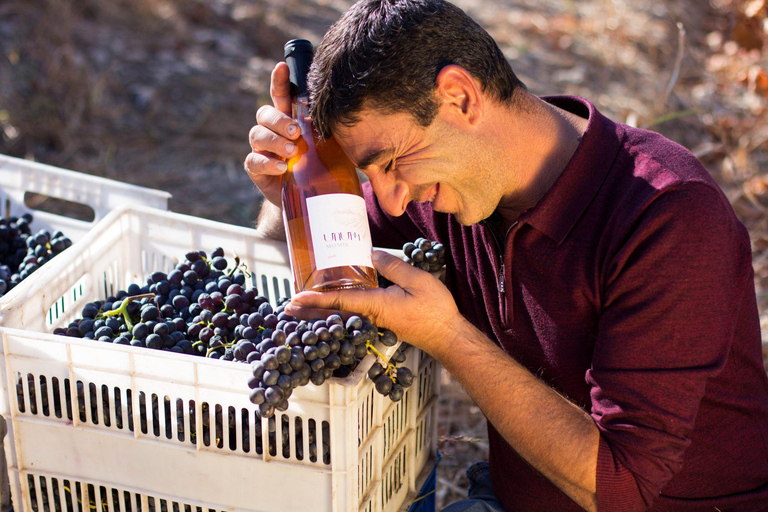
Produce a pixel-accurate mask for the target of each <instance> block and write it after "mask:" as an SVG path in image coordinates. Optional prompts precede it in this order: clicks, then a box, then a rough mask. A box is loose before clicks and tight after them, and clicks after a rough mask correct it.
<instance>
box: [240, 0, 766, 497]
mask: <svg viewBox="0 0 768 512" xmlns="http://www.w3.org/2000/svg"><path fill="white" fill-rule="evenodd" d="M287 81H288V74H287V70H286V67H285V65H284V64H283V63H281V64H278V66H276V68H275V70H274V72H273V75H272V89H271V94H272V98H273V102H274V107H270V106H265V107H262V108H261V109H259V112H258V114H257V121H258V123H259V124H258V125H257V126H255V127H254V128H253V129H252V130H251V133H250V142H251V146H252V149H253V152H252V153H251V154H250V155H248V157H247V158H246V162H245V166H246V171H247V172H248V173H249V175H250V176H251V178H252V179H253V181H254V183H256V185H258V186H259V188H260V189H261V190H262V192H263V193H264V195H265V197H266V201H265V205H264V207H263V209H262V213H261V215H260V219H259V229H260V230H261V232H262V233H264V234H266V235H268V236H272V237H277V236H280V230H281V221H280V213H279V212H280V210H279V204H280V195H279V186H280V175H281V174H282V173H283V172H284V171H285V169H286V167H285V163H284V162H283V159H285V158H288V157H290V156H291V155H292V154H293V153H295V151H296V147H295V145H293V144H292V142H291V140H292V139H294V138H295V137H296V136H297V133H296V127H295V124H294V123H293V122H292V121H291V119H290V118H289V117H288V116H287V115H286V114H288V113H289V112H290V98H289V97H288V94H289V93H288V85H287ZM309 88H310V102H311V113H312V118H313V120H314V122H315V124H316V125H317V127H318V129H319V131H320V132H321V133H322V134H323V135H324V136H328V135H333V136H335V137H336V139H337V140H338V142H339V143H340V145H341V146H342V148H343V149H344V151H345V152H346V154H347V155H348V156H349V157H350V159H351V160H352V161H353V162H354V163H355V164H356V165H357V167H358V168H359V169H361V170H362V171H363V172H364V173H365V174H366V175H367V176H368V178H369V180H370V184H369V185H366V187H365V191H366V203H367V207H368V213H369V219H370V222H371V230H372V234H373V241H374V245H380V246H389V247H398V246H401V245H402V244H403V243H404V242H406V241H411V240H414V239H415V238H416V237H419V236H425V237H427V238H429V239H431V240H439V241H440V242H442V243H443V244H444V245H446V246H447V247H448V257H447V259H448V262H449V263H448V268H447V274H446V280H445V282H446V285H445V286H444V285H443V284H442V283H440V282H439V281H438V280H437V279H434V278H433V277H432V276H431V275H429V274H427V273H425V272H422V271H420V270H417V269H415V268H413V267H410V266H409V265H407V264H405V263H403V262H401V261H399V260H397V259H396V258H394V257H391V256H389V255H388V254H385V253H382V252H374V264H375V266H376V268H377V270H378V271H379V272H380V273H381V274H382V275H383V276H385V277H386V278H387V279H389V280H390V281H392V282H394V283H395V286H392V287H389V288H386V289H378V290H367V291H360V290H357V291H339V292H325V293H313V292H305V293H301V294H298V295H296V296H295V297H294V298H293V299H292V302H291V305H290V306H289V308H287V310H288V311H289V312H290V313H292V314H295V315H297V316H302V317H313V316H316V315H317V314H318V312H319V311H320V310H343V311H353V312H357V313H362V314H366V315H368V316H370V317H371V319H372V320H373V321H374V322H375V323H377V324H378V325H381V326H384V327H387V328H389V329H392V330H393V331H395V332H396V333H398V334H399V335H400V337H401V338H402V339H404V340H406V341H408V342H410V343H412V344H413V345H415V346H417V347H419V348H421V349H423V350H425V351H426V352H428V353H429V354H431V355H432V356H433V357H435V358H436V359H437V360H438V361H439V362H440V363H441V364H442V365H443V366H444V367H445V368H446V369H447V370H448V371H449V372H450V373H451V374H452V375H453V376H454V377H455V378H456V379H457V380H458V382H459V383H460V384H461V385H462V386H463V387H464V388H465V389H466V390H467V392H468V393H469V394H470V395H471V396H472V398H473V399H474V400H475V402H476V403H477V404H478V406H479V407H480V408H481V409H482V411H483V413H484V414H485V415H486V417H487V418H488V431H489V441H490V450H489V452H490V455H489V464H490V480H491V481H492V486H488V485H484V484H485V483H486V482H487V474H486V473H485V471H484V468H483V467H482V466H479V467H478V466H473V468H471V469H472V471H470V472H469V475H468V476H469V477H470V480H471V487H470V498H475V499H474V501H472V500H470V501H468V502H466V503H462V504H455V505H452V506H451V507H449V510H451V511H454V510H472V511H475V510H502V508H503V509H506V510H510V511H512V510H525V511H536V510H547V511H549V510H553V511H554V510H556V511H566V510H579V509H580V508H583V509H586V510H600V511H604V510H622V511H624V510H629V511H634V510H649V509H650V510H655V511H672V510H674V511H685V510H723V511H725V510H744V511H746V510H750V511H754V510H768V379H767V378H766V374H765V372H764V370H763V366H762V360H761V349H760V329H759V323H758V312H757V306H756V300H755V290H754V283H753V276H752V268H751V253H750V243H749V237H748V234H747V232H746V230H745V229H744V226H743V225H742V224H741V223H740V222H739V221H738V219H737V218H736V216H735V215H734V213H733V210H732V208H731V207H730V204H729V203H728V201H727V199H726V198H725V196H724V195H723V193H722V192H721V191H720V190H719V189H718V188H717V186H716V185H715V183H714V182H713V180H712V179H711V178H710V176H709V175H708V173H707V172H706V170H705V169H703V167H702V166H701V165H700V164H699V162H698V161H696V159H695V158H694V157H693V156H692V155H691V154H690V153H689V152H687V151H686V150H685V149H683V148H681V147H680V146H678V145H676V144H674V143H672V142H671V141H669V140H666V139H664V138H663V137H661V136H659V135H658V134H655V133H652V132H647V131H643V130H638V129H634V128H630V127H628V126H625V125H622V124H618V123H614V122H612V121H610V120H608V119H607V118H605V117H603V116H602V115H601V114H600V113H599V112H598V111H597V110H596V109H595V108H594V106H593V105H592V104H591V103H589V102H588V101H586V100H583V99H580V98H573V97H551V98H537V97H535V96H534V95H532V94H530V93H529V92H528V91H526V90H525V87H524V86H523V85H522V84H521V83H520V82H519V80H518V79H517V78H516V77H515V75H514V73H513V72H512V70H511V69H510V68H509V64H508V63H507V61H506V60H505V59H504V57H503V55H502V53H501V51H500V50H499V49H498V47H497V45H496V44H495V43H494V42H493V40H492V39H491V38H490V36H489V35H488V34H487V33H486V32H485V31H484V30H482V29H481V28H480V27H479V26H477V25H476V24H475V23H474V22H472V20H471V19H469V18H468V17H467V16H466V15H465V14H464V13H463V12H462V11H460V10H459V9H458V8H456V7H454V6H453V5H451V4H449V3H447V2H443V1H440V0H423V1H417V0H363V1H362V2H359V3H357V4H355V5H354V6H353V7H352V8H351V9H350V10H349V11H348V12H347V13H346V14H345V15H344V16H343V17H342V19H341V20H340V21H339V22H337V23H336V24H335V25H334V26H333V27H332V28H331V29H330V31H329V32H328V33H327V34H326V36H325V37H324V39H323V41H322V43H321V44H320V46H319V47H318V49H317V52H316V55H315V60H314V62H313V65H312V71H311V73H310V84H309ZM491 487H492V488H491Z"/></svg>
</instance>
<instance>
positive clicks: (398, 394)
mask: <svg viewBox="0 0 768 512" xmlns="http://www.w3.org/2000/svg"><path fill="white" fill-rule="evenodd" d="M390 382H391V381H390ZM377 389H378V388H377ZM382 394H383V393H382ZM404 394H405V390H404V389H403V386H401V385H400V384H392V389H390V390H389V394H388V395H387V396H389V399H390V400H392V401H393V402H399V401H400V400H402V399H403V395H404Z"/></svg>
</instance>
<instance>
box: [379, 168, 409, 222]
mask: <svg viewBox="0 0 768 512" xmlns="http://www.w3.org/2000/svg"><path fill="white" fill-rule="evenodd" d="M371 186H372V187H373V193H374V194H376V197H377V198H378V199H379V203H381V207H382V208H384V211H385V212H387V213H388V214H390V215H392V216H393V217H399V216H400V215H402V214H403V213H405V208H406V207H407V206H408V203H409V202H410V198H409V188H408V185H407V184H405V183H403V182H402V181H399V180H397V179H396V178H394V177H393V178H390V177H380V178H374V179H372V180H371Z"/></svg>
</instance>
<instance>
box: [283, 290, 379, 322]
mask: <svg viewBox="0 0 768 512" xmlns="http://www.w3.org/2000/svg"><path fill="white" fill-rule="evenodd" d="M370 293H371V290H338V291H335V290H332V291H327V292H301V293H298V294H296V295H295V296H294V297H293V298H292V299H291V302H290V303H289V304H286V306H285V312H286V313H288V314H289V315H292V316H295V317H298V318H302V319H305V320H306V319H308V318H310V319H311V318H320V317H322V315H323V314H325V313H328V314H330V313H333V312H339V311H347V312H351V313H354V314H357V315H365V316H369V317H370V316H371V313H372V311H371V307H370V302H371V298H370V296H366V294H370ZM326 316H327V315H326ZM372 320H373V318H372Z"/></svg>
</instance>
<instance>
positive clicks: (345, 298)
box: [286, 251, 466, 359]
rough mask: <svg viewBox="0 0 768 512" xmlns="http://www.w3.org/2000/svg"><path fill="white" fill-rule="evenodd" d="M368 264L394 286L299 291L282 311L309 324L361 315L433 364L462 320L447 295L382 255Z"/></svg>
mask: <svg viewBox="0 0 768 512" xmlns="http://www.w3.org/2000/svg"><path fill="white" fill-rule="evenodd" d="M372 256H373V264H374V267H376V270H378V271H379V272H380V273H381V274H382V275H383V276H384V277H386V278H387V279H389V280H390V281H392V282H393V283H394V285H392V286H390V287H388V288H377V289H375V290H336V291H328V292H302V293H299V294H297V295H296V296H295V297H293V299H291V303H290V305H288V306H287V307H286V312H287V313H288V314H290V315H293V316H296V317H299V318H305V319H311V318H318V317H321V316H324V315H326V314H327V313H329V312H331V311H345V312H350V313H355V314H362V315H365V316H367V317H368V318H370V319H371V321H372V322H373V323H374V324H375V325H378V326H380V327H384V328H387V329H390V330H392V331H394V333H395V334H397V335H398V337H399V338H400V339H402V340H404V341H407V342H408V343H411V344H412V345H414V346H416V347H418V348H421V349H422V350H424V351H426V352H427V353H429V354H432V355H433V356H435V357H436V358H438V359H439V355H438V354H439V353H440V352H441V351H443V350H445V349H446V348H447V347H446V345H448V344H449V343H448V342H449V340H450V339H451V337H452V336H453V335H454V333H456V332H457V330H458V327H459V325H460V324H461V323H463V322H466V319H465V318H464V317H463V316H462V315H461V314H460V313H459V310H458V308H457V307H456V302H455V301H454V300H453V297H452V296H451V293H450V292H449V291H448V289H447V288H446V287H445V285H443V283H441V282H440V280H439V279H437V278H436V277H434V276H433V275H432V274H430V273H428V272H425V271H423V270H419V269H418V268H415V267H412V266H411V265H408V264H407V263H405V262H404V261H402V260H401V259H399V258H397V257H395V256H392V255H391V254H388V253H386V252H384V251H374V252H373V255H372Z"/></svg>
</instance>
